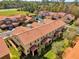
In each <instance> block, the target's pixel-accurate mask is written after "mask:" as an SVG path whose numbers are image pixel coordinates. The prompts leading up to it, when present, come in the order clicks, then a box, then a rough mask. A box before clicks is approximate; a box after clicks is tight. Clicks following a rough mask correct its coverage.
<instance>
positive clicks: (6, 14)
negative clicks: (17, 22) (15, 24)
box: [0, 9, 33, 16]
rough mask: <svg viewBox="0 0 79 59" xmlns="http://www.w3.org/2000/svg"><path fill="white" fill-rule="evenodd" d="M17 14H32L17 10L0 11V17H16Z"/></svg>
mask: <svg viewBox="0 0 79 59" xmlns="http://www.w3.org/2000/svg"><path fill="white" fill-rule="evenodd" d="M17 14H21V15H26V14H32V15H33V13H29V12H28V11H27V12H26V11H17V9H1V10H0V15H1V16H13V15H17Z"/></svg>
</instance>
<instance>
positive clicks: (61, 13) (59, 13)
mask: <svg viewBox="0 0 79 59" xmlns="http://www.w3.org/2000/svg"><path fill="white" fill-rule="evenodd" d="M57 14H58V15H60V16H62V17H63V16H65V15H66V13H64V12H58V13H57Z"/></svg>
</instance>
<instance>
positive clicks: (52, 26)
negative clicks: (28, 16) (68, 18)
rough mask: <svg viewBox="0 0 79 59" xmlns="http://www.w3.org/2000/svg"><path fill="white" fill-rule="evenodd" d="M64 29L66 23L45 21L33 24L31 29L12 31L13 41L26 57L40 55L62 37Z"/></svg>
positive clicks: (23, 28)
mask: <svg viewBox="0 0 79 59" xmlns="http://www.w3.org/2000/svg"><path fill="white" fill-rule="evenodd" d="M64 27H65V23H64V22H63V21H61V20H51V19H44V21H43V22H42V23H41V22H34V23H32V24H31V27H30V26H29V27H28V26H26V27H22V26H20V27H17V28H15V29H14V30H13V31H12V39H11V41H13V42H14V44H15V45H16V46H17V47H21V48H22V52H23V53H24V54H25V55H28V54H31V55H32V56H34V55H37V54H38V55H40V54H41V50H42V49H44V48H45V47H46V46H48V45H49V44H51V43H52V42H53V40H55V39H56V38H57V37H60V36H61V34H62V32H63V30H64Z"/></svg>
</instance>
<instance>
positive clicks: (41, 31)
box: [17, 20, 65, 45]
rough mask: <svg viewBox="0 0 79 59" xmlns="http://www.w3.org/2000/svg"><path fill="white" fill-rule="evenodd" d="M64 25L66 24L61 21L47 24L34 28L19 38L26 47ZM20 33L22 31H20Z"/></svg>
mask: <svg viewBox="0 0 79 59" xmlns="http://www.w3.org/2000/svg"><path fill="white" fill-rule="evenodd" d="M64 25H65V23H64V22H63V21H60V20H56V21H51V22H48V23H46V24H43V25H42V26H38V27H36V28H32V29H31V30H28V31H26V32H25V33H22V34H20V35H17V37H18V38H19V40H21V42H23V44H24V45H26V44H29V43H30V42H33V41H35V40H36V39H38V38H40V37H42V36H43V35H46V34H47V33H49V32H51V31H54V30H56V29H57V28H59V27H61V26H64ZM18 32H20V31H19V30H18Z"/></svg>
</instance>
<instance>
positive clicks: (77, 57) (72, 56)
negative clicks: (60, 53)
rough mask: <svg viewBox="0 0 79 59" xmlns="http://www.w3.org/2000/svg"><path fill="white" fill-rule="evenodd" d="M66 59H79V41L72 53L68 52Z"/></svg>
mask: <svg viewBox="0 0 79 59" xmlns="http://www.w3.org/2000/svg"><path fill="white" fill-rule="evenodd" d="M64 59H79V41H78V42H77V43H76V45H75V46H74V47H73V48H71V50H70V52H67V53H66V54H65V56H64Z"/></svg>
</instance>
